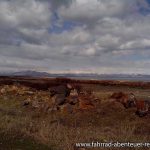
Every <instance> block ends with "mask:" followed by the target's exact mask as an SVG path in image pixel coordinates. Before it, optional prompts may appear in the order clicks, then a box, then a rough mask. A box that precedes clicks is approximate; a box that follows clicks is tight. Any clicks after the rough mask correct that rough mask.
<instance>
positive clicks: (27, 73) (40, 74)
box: [11, 71, 49, 77]
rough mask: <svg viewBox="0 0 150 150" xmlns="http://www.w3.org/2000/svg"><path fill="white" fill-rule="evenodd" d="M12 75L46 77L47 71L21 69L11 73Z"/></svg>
mask: <svg viewBox="0 0 150 150" xmlns="http://www.w3.org/2000/svg"><path fill="white" fill-rule="evenodd" d="M11 75H12V76H30V77H48V76H49V73H47V72H37V71H21V72H15V73H12V74H11Z"/></svg>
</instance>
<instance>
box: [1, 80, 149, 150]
mask: <svg viewBox="0 0 150 150" xmlns="http://www.w3.org/2000/svg"><path fill="white" fill-rule="evenodd" d="M57 80H58V79H57ZM6 81H7V82H6ZM8 81H11V83H10V82H9V83H10V84H8ZM58 81H59V82H56V83H55V81H54V79H41V80H40V81H39V79H38V80H37V79H30V78H29V79H25V78H23V79H21V78H20V79H19V78H17V80H16V78H13V79H11V78H9V79H8V78H6V80H5V79H4V80H3V81H2V79H1V81H0V83H1V86H0V122H1V123H0V135H1V134H4V135H5V137H6V136H8V137H10V138H9V139H10V140H9V141H11V139H12V138H15V139H26V138H27V139H32V140H34V141H36V142H38V143H41V144H44V145H46V146H48V149H52V150H74V148H75V143H80V142H83V143H85V142H92V141H95V142H97V141H98V142H110V141H114V142H115V141H120V142H149V140H150V136H149V135H150V124H149V121H150V120H149V115H147V116H145V117H143V118H139V117H137V116H136V115H135V111H136V108H135V107H133V108H132V107H131V108H130V109H125V108H124V106H123V105H122V104H121V103H119V102H118V100H117V101H112V100H110V96H111V95H112V94H113V92H115V93H118V92H119V91H123V92H122V94H121V93H120V94H118V95H122V97H123V101H126V100H127V97H128V98H129V97H130V93H134V95H135V97H136V98H138V99H139V96H141V95H142V96H143V97H142V98H141V99H143V100H145V98H147V97H148V96H149V92H150V90H149V89H148V88H147V89H142V88H138V87H137V88H133V87H126V86H120V85H119V86H117V85H115V86H113V87H112V85H109V84H108V85H105V86H104V85H101V84H93V83H92V84H87V83H86V84H83V82H85V81H83V82H82V83H81V82H80V83H79V84H77V83H71V84H73V85H74V87H78V88H79V89H80V90H78V91H80V92H77V91H72V93H71V94H70V95H69V96H68V97H67V98H66V97H65V101H64V103H63V104H57V106H58V107H57V109H56V110H54V109H52V107H53V103H55V101H54V102H53V101H52V96H51V94H50V91H49V90H48V89H49V88H50V87H53V86H57V85H60V84H61V85H65V84H66V83H68V80H64V81H63V83H62V81H61V79H59V80H58ZM69 81H70V80H69ZM2 82H3V84H2ZM6 83H7V84H6ZM27 83H28V84H27ZM45 83H46V85H44V84H45ZM25 85H28V86H25ZM29 85H31V86H29ZM35 85H36V86H35ZM34 87H35V88H34ZM78 88H75V89H78ZM37 89H38V90H37ZM39 89H42V90H39ZM115 95H117V94H115ZM114 97H117V96H114ZM118 97H119V96H118ZM120 97H121V96H120ZM126 102H127V101H126ZM12 141H13V140H12ZM0 143H1V145H0V146H1V148H2V149H3V150H5V149H6V145H7V150H9V149H11V147H12V146H14V147H15V148H16V149H23V147H21V148H20V147H19V148H18V144H17V143H16V144H14V143H10V144H9V142H8V143H7V144H5V140H4V139H3V138H0ZM13 144H14V145H13ZM26 145H28V143H27V144H26ZM9 146H10V147H9ZM30 149H33V148H31V147H30ZM41 149H42V148H41ZM91 149H92V148H91ZM97 149H99V148H95V149H94V150H97ZM107 149H108V148H107ZM110 149H113V148H110ZM116 149H117V148H116ZM119 149H120V148H118V150H119ZM124 149H125V150H128V149H129V148H124ZM144 149H146V148H141V150H144ZM43 150H46V148H43Z"/></svg>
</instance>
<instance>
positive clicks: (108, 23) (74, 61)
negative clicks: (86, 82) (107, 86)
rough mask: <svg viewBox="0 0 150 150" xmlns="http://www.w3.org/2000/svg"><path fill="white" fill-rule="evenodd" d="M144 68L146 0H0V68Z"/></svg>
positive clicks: (148, 27)
mask: <svg viewBox="0 0 150 150" xmlns="http://www.w3.org/2000/svg"><path fill="white" fill-rule="evenodd" d="M149 68H150V0H0V72H18V71H24V70H35V71H46V72H49V73H99V74H133V73H134V74H150V69H149Z"/></svg>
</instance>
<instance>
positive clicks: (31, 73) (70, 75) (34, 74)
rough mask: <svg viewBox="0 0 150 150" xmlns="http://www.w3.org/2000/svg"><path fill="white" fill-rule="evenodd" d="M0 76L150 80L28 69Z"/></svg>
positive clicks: (129, 76)
mask: <svg viewBox="0 0 150 150" xmlns="http://www.w3.org/2000/svg"><path fill="white" fill-rule="evenodd" d="M0 76H28V77H62V78H77V79H96V80H131V81H132V80H136V81H150V75H142V74H96V73H79V74H77V73H47V72H38V71H28V70H27V71H20V72H15V73H0Z"/></svg>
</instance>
